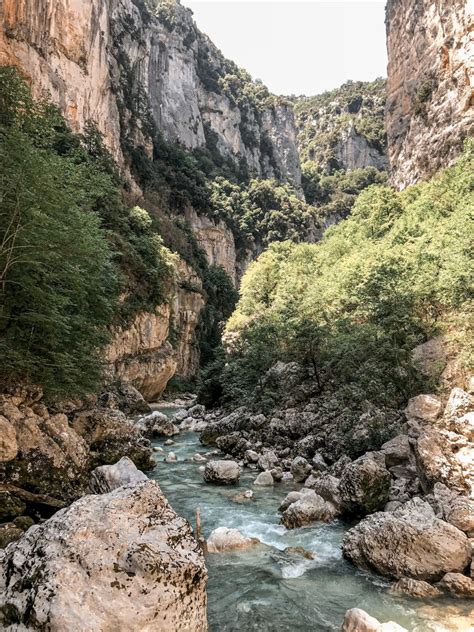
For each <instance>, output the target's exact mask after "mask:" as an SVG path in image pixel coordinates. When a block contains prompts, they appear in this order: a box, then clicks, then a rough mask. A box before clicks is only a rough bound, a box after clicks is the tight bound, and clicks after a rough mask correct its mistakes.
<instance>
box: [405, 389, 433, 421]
mask: <svg viewBox="0 0 474 632" xmlns="http://www.w3.org/2000/svg"><path fill="white" fill-rule="evenodd" d="M441 409H442V402H441V400H440V399H439V397H436V395H417V396H416V397H412V398H411V399H410V400H409V402H408V405H407V407H406V409H405V414H406V416H407V418H408V419H420V420H421V421H429V422H433V421H436V419H438V417H439V416H440V414H441Z"/></svg>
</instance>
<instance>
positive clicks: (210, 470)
mask: <svg viewBox="0 0 474 632" xmlns="http://www.w3.org/2000/svg"><path fill="white" fill-rule="evenodd" d="M239 478H240V468H239V464H238V463H236V462H235V461H225V460H218V461H209V462H208V463H207V464H206V468H205V470H204V480H205V481H206V483H220V484H222V485H234V484H235V483H237V481H238V480H239Z"/></svg>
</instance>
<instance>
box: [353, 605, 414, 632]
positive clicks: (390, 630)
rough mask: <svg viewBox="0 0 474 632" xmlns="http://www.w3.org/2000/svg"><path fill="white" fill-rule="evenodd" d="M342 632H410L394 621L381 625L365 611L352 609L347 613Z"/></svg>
mask: <svg viewBox="0 0 474 632" xmlns="http://www.w3.org/2000/svg"><path fill="white" fill-rule="evenodd" d="M341 632H408V630H407V629H406V628H402V627H401V626H400V625H398V623H394V622H393V621H389V622H388V623H380V622H379V621H377V619H374V617H371V616H370V615H369V614H367V612H365V610H361V609H360V608H352V609H351V610H348V611H347V612H346V615H345V617H344V622H343V624H342V628H341Z"/></svg>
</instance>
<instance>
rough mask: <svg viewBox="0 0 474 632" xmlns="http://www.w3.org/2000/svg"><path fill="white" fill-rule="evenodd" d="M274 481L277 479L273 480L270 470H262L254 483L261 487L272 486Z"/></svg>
mask: <svg viewBox="0 0 474 632" xmlns="http://www.w3.org/2000/svg"><path fill="white" fill-rule="evenodd" d="M274 482H275V481H274V480H273V476H272V475H271V474H270V472H268V471H265V472H260V474H259V475H258V476H257V478H256V479H255V480H254V482H253V484H254V485H258V486H260V487H272V485H273V484H274Z"/></svg>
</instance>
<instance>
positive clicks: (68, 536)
mask: <svg viewBox="0 0 474 632" xmlns="http://www.w3.org/2000/svg"><path fill="white" fill-rule="evenodd" d="M206 579H207V572H206V567H205V564H204V558H203V554H202V551H201V549H200V547H199V546H198V543H197V542H196V540H195V539H194V537H193V535H192V531H191V527H190V526H189V524H188V523H187V521H186V520H184V519H183V518H181V517H179V516H178V515H177V514H176V513H175V512H174V511H173V509H172V508H171V507H170V505H169V504H168V502H167V501H166V499H165V497H164V496H163V494H162V493H161V490H160V488H159V487H158V485H157V484H156V483H155V482H154V481H146V482H142V483H138V484H136V485H128V486H125V487H120V488H118V489H116V490H114V491H113V492H110V493H108V494H103V495H96V496H85V497H83V498H81V499H80V500H78V501H76V502H75V503H73V504H72V505H71V506H70V507H68V508H66V509H62V510H61V511H59V512H58V513H57V514H55V515H54V516H53V517H52V518H50V519H49V520H47V521H46V522H44V523H43V524H41V525H37V526H35V527H32V528H31V529H29V530H28V531H27V532H26V533H25V534H24V535H23V536H22V537H21V539H20V540H19V541H18V542H15V543H13V544H10V545H9V546H8V547H7V549H5V550H4V551H1V552H0V627H1V628H2V629H12V630H13V629H16V630H20V629H21V630H38V629H41V630H49V631H50V632H64V631H65V630H71V631H72V630H116V631H117V632H126V631H128V630H178V629H180V630H185V629H186V630H193V631H194V630H195V631H196V632H204V631H205V630H207V622H206Z"/></svg>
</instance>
